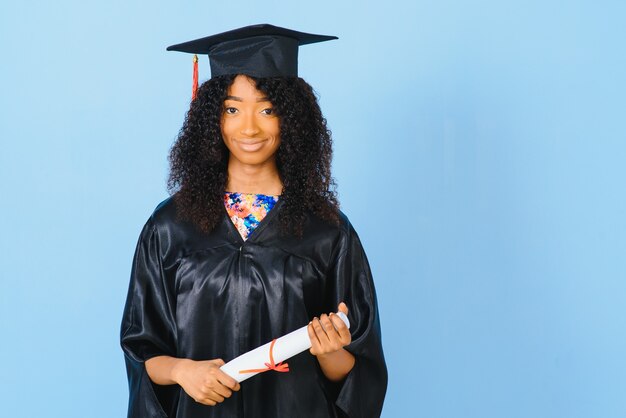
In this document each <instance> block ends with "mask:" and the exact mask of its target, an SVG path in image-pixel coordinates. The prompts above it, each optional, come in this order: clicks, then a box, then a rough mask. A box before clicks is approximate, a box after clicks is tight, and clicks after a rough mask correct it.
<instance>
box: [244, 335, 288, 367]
mask: <svg viewBox="0 0 626 418" xmlns="http://www.w3.org/2000/svg"><path fill="white" fill-rule="evenodd" d="M275 342H276V339H273V340H272V343H271V344H270V362H269V363H265V366H266V367H267V368H265V369H250V370H239V373H263V372H266V371H268V370H274V371H276V372H281V373H285V372H288V371H289V365H288V364H287V363H283V362H282V361H281V362H280V363H278V364H276V363H274V354H273V351H274V343H275Z"/></svg>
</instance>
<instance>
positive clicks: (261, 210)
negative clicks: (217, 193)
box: [224, 192, 279, 241]
mask: <svg viewBox="0 0 626 418" xmlns="http://www.w3.org/2000/svg"><path fill="white" fill-rule="evenodd" d="M278 197H279V196H272V195H264V194H254V193H237V192H226V193H224V206H226V211H227V212H228V216H230V219H231V220H232V221H233V224H235V228H237V231H239V235H241V238H243V240H244V241H245V240H246V239H248V236H249V235H250V234H251V233H252V231H254V229H255V228H256V227H257V226H258V225H259V223H261V221H262V220H263V218H265V216H266V215H267V214H268V213H269V211H270V210H272V208H273V207H274V205H275V204H276V202H278Z"/></svg>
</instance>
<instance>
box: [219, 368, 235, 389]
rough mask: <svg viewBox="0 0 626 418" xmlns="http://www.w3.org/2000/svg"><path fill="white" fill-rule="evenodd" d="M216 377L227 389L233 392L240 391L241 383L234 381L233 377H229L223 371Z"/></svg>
mask: <svg viewBox="0 0 626 418" xmlns="http://www.w3.org/2000/svg"><path fill="white" fill-rule="evenodd" d="M215 377H217V380H218V381H219V382H220V383H221V384H222V385H224V386H226V387H227V388H229V389H231V390H239V388H238V385H239V382H237V381H236V380H235V379H233V378H232V377H231V376H229V375H228V374H226V373H225V372H223V371H222V370H217V371H216V375H215Z"/></svg>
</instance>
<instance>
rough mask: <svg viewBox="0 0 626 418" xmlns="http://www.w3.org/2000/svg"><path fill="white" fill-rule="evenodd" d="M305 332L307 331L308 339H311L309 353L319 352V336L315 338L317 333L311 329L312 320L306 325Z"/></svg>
mask: <svg viewBox="0 0 626 418" xmlns="http://www.w3.org/2000/svg"><path fill="white" fill-rule="evenodd" d="M306 330H307V332H308V333H309V339H310V340H311V349H310V350H309V351H310V352H311V354H317V353H320V352H321V351H322V350H321V344H320V340H319V338H317V334H316V333H315V330H314V329H313V322H312V321H311V322H309V325H308V326H307V327H306Z"/></svg>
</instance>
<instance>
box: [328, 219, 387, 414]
mask: <svg viewBox="0 0 626 418" xmlns="http://www.w3.org/2000/svg"><path fill="white" fill-rule="evenodd" d="M330 275H331V279H332V281H333V282H331V283H332V284H331V286H333V287H334V289H333V290H332V293H333V298H334V299H335V300H334V302H335V309H336V306H337V303H339V302H340V301H344V302H345V303H346V304H347V305H348V310H349V312H348V318H349V319H350V333H351V335H352V342H351V343H350V344H349V345H348V346H346V347H345V349H346V350H347V351H349V352H351V353H352V354H353V355H354V357H355V359H356V362H355V364H354V367H353V368H352V370H351V371H350V373H349V374H348V376H346V378H345V379H344V381H343V384H342V385H341V387H340V389H339V393H338V396H337V400H336V406H337V407H338V408H339V409H341V411H342V412H343V413H344V414H345V415H346V416H347V417H349V418H357V417H358V418H361V417H380V414H381V410H382V407H383V400H384V398H385V392H386V390H387V367H386V365H385V358H384V355H383V349H382V341H381V331H380V320H379V316H378V303H377V301H376V290H375V289H374V282H373V280H372V274H371V271H370V267H369V263H368V261H367V257H366V255H365V252H364V251H363V248H362V246H361V242H360V240H359V237H358V235H357V234H356V231H355V230H354V229H353V228H352V226H351V225H349V232H348V234H347V239H346V241H345V243H344V245H343V248H342V249H341V252H340V253H339V255H338V258H337V261H336V263H335V265H334V266H333V268H332V269H331V272H330Z"/></svg>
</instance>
